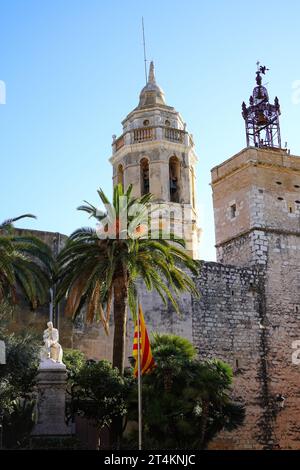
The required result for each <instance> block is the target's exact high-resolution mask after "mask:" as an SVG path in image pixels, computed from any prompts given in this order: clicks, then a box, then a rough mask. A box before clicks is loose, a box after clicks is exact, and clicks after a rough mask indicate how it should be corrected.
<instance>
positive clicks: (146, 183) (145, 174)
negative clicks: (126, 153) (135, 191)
mask: <svg viewBox="0 0 300 470" xmlns="http://www.w3.org/2000/svg"><path fill="white" fill-rule="evenodd" d="M140 178H141V196H144V195H145V194H148V193H149V192H150V176H149V160H148V158H142V159H141V161H140Z"/></svg>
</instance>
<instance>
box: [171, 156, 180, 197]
mask: <svg viewBox="0 0 300 470" xmlns="http://www.w3.org/2000/svg"><path fill="white" fill-rule="evenodd" d="M179 181H180V164H179V160H178V158H177V157H175V156H174V157H171V158H170V160H169V187H170V201H171V202H179V201H180V189H179Z"/></svg>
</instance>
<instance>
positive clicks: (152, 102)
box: [138, 62, 166, 108]
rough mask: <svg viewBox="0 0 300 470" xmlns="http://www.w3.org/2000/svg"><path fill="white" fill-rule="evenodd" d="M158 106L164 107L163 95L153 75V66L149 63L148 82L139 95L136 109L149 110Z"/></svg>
mask: <svg viewBox="0 0 300 470" xmlns="http://www.w3.org/2000/svg"><path fill="white" fill-rule="evenodd" d="M159 105H163V106H165V105H166V101H165V94H164V92H163V90H162V89H161V88H160V87H159V86H158V85H157V83H156V80H155V75H154V64H153V62H151V63H150V69H149V77H148V82H147V85H146V86H144V88H143V89H142V91H141V93H140V102H139V105H138V108H149V107H153V106H159Z"/></svg>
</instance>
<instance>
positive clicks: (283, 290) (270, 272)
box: [212, 67, 300, 449]
mask: <svg viewBox="0 0 300 470" xmlns="http://www.w3.org/2000/svg"><path fill="white" fill-rule="evenodd" d="M265 70H266V69H265V67H260V68H259V70H258V72H257V86H256V87H255V88H254V90H253V94H252V95H251V97H250V105H249V107H247V106H246V105H245V103H243V105H242V115H243V118H244V120H245V124H246V138H247V145H248V146H247V147H246V148H245V149H243V150H242V151H241V152H239V153H238V154H236V155H234V156H233V157H231V158H229V159H228V160H226V161H225V162H224V163H222V164H220V165H218V166H216V167H215V168H213V169H212V189H213V205H214V216H215V233H216V248H217V260H218V261H219V262H220V263H222V264H227V265H236V266H245V267H249V269H250V267H251V269H254V270H256V271H257V272H258V273H259V279H260V280H259V282H258V285H257V286H256V287H253V288H251V289H250V290H249V293H248V296H251V295H257V296H258V300H257V301H256V304H257V307H256V308H257V312H258V315H259V321H258V322H257V325H256V328H257V331H258V337H257V338H258V339H257V343H256V345H255V346H252V348H251V349H249V351H248V352H247V353H246V349H245V351H244V352H245V354H248V357H249V358H250V359H251V357H252V356H251V354H252V352H251V351H257V352H259V356H258V359H257V360H256V359H255V361H256V362H255V361H254V360H253V359H251V360H250V359H249V361H248V370H247V373H248V374H249V377H251V379H249V384H250V383H251V386H253V387H254V385H255V384H261V385H260V389H259V393H257V395H256V403H259V404H260V406H261V408H262V410H263V412H262V414H261V416H260V418H259V420H257V418H255V419H256V424H257V426H258V429H259V430H260V431H259V432H258V434H257V436H256V439H257V441H258V442H261V443H263V445H264V448H270V449H272V448H282V449H297V448H299V436H298V433H299V419H300V402H299V380H300V366H299V365H298V364H296V363H295V362H294V361H293V359H292V358H293V353H294V354H295V349H296V348H297V344H299V343H297V341H299V340H300V333H299V332H300V289H299V285H300V157H298V156H294V155H290V152H289V151H288V150H287V149H283V148H282V147H281V139H280V127H279V114H280V107H279V102H278V99H277V98H275V102H274V104H271V103H270V101H269V97H268V92H267V90H266V88H265V87H264V86H262V83H261V75H262V74H264V72H265ZM254 332H255V324H254V325H253V326H251V328H249V330H248V331H247V335H248V337H250V336H251V334H253V333H254ZM253 396H255V393H253ZM250 400H251V398H250V399H249V401H250ZM262 435H263V436H264V437H263V439H262V437H261V436H262Z"/></svg>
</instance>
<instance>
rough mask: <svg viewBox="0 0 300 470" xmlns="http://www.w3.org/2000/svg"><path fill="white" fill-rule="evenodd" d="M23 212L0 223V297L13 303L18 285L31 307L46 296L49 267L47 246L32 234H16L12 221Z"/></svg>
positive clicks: (49, 251) (50, 256)
mask: <svg viewBox="0 0 300 470" xmlns="http://www.w3.org/2000/svg"><path fill="white" fill-rule="evenodd" d="M27 217H30V218H35V216H34V215H32V214H24V215H21V216H19V217H15V218H13V219H9V220H6V221H4V222H2V223H1V224H0V301H2V300H4V299H9V300H10V301H12V302H13V303H16V301H17V297H16V292H17V288H18V287H19V288H20V289H21V291H22V292H23V293H24V294H25V297H26V298H27V300H28V301H29V303H30V304H31V307H32V308H33V309H35V308H37V307H38V306H39V305H42V304H44V303H45V302H47V300H48V299H49V289H50V285H51V272H52V267H53V262H52V254H51V250H50V248H49V247H48V246H47V245H46V244H45V243H44V242H42V241H41V240H40V239H39V238H37V237H34V236H32V235H22V236H20V235H16V233H15V231H14V227H13V223H14V222H16V221H17V220H20V219H23V218H27Z"/></svg>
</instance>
